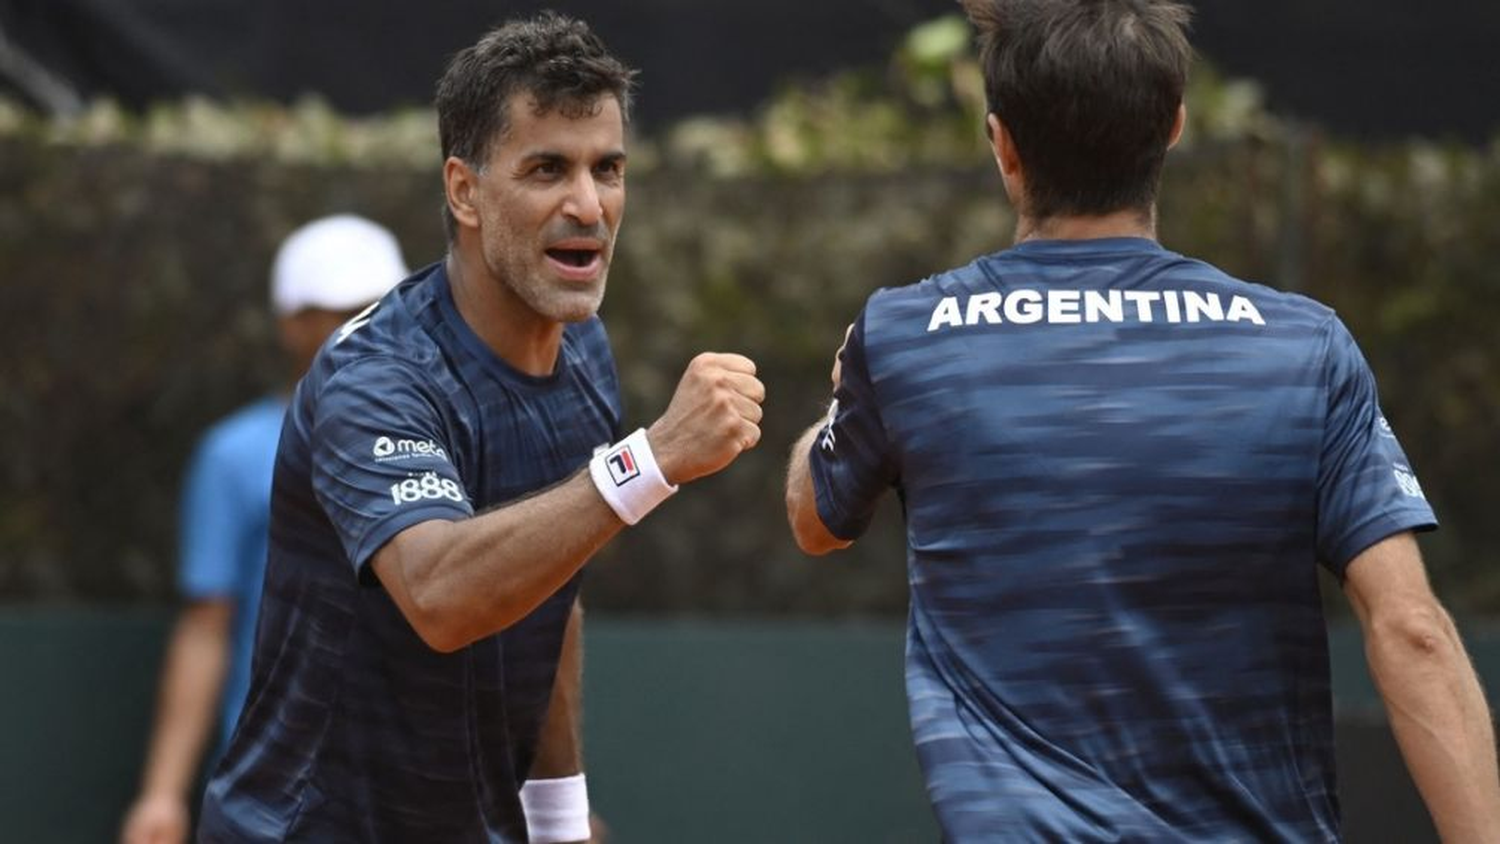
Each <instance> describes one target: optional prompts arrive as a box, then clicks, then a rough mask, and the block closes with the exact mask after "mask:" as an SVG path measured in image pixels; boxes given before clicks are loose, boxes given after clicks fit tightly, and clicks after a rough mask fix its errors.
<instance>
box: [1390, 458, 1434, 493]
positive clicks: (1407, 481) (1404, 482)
mask: <svg viewBox="0 0 1500 844" xmlns="http://www.w3.org/2000/svg"><path fill="white" fill-rule="evenodd" d="M1391 474H1392V475H1394V476H1395V478H1396V486H1398V487H1401V491H1402V492H1403V493H1405V494H1406V495H1407V496H1409V497H1411V498H1420V499H1422V500H1423V501H1426V500H1427V496H1426V495H1423V494H1422V485H1421V484H1420V483H1418V482H1417V476H1416V474H1415V473H1413V472H1412V470H1411V469H1410V468H1409V467H1407V466H1402V465H1401V464H1400V463H1397V464H1396V465H1395V467H1394V468H1393V469H1391Z"/></svg>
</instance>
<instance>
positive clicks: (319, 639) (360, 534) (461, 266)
mask: <svg viewBox="0 0 1500 844" xmlns="http://www.w3.org/2000/svg"><path fill="white" fill-rule="evenodd" d="M631 76H632V73H631V71H629V70H627V69H626V68H625V66H624V65H622V64H621V63H620V62H619V61H618V60H617V59H615V58H614V57H613V56H611V55H610V54H609V53H608V52H607V51H606V50H605V48H604V46H603V44H602V43H601V42H600V41H599V39H598V38H597V37H596V36H595V35H594V34H593V33H592V32H591V31H590V30H589V29H588V27H587V26H585V25H584V24H583V23H581V22H578V21H574V20H570V19H567V18H564V17H561V16H558V15H554V14H544V15H541V16H538V17H536V18H532V19H529V20H524V21H516V22H512V23H509V24H507V25H505V26H503V27H500V28H499V29H496V30H494V31H492V32H490V33H488V34H486V35H485V36H484V37H483V38H481V39H480V41H479V42H478V43H477V44H475V45H474V46H472V47H470V48H468V49H466V50H463V51H462V52H460V53H459V54H458V55H457V56H456V57H455V58H454V59H453V61H452V62H451V63H450V64H449V66H448V69H447V72H446V74H445V75H444V77H443V80H442V82H441V83H440V85H439V88H438V95H437V112H438V120H439V129H440V134H441V138H442V147H443V155H444V157H445V162H444V165H443V183H444V189H445V194H446V198H447V205H446V213H447V215H448V218H447V219H448V226H449V234H450V251H449V253H448V255H447V257H446V258H445V259H444V260H442V261H439V262H437V263H435V264H432V265H431V266H428V267H427V268H425V269H423V270H419V271H418V272H417V273H416V275H414V276H413V277H412V278H410V279H408V280H407V281H405V282H403V283H402V284H400V285H399V286H397V288H396V289H395V290H394V291H392V292H391V293H390V294H388V295H387V296H386V297H385V298H383V299H382V300H381V301H380V302H378V303H377V304H376V305H375V306H374V307H373V308H372V309H370V310H368V311H366V312H365V313H363V314H361V315H360V316H358V317H357V318H355V319H354V320H353V321H351V322H349V323H348V324H346V325H345V326H344V327H343V328H342V329H340V331H339V332H338V333H337V335H336V336H335V338H334V340H333V341H331V342H330V343H329V345H327V346H325V347H324V348H323V350H322V352H321V353H320V354H319V356H318V359H317V361H316V362H315V363H314V365H313V369H312V371H311V373H310V374H309V375H308V377H307V378H306V379H304V380H303V381H302V383H301V385H300V386H299V387H298V389H297V393H296V395H295V396H294V398H293V400H292V404H291V408H290V410H289V415H288V419H287V423H286V427H285V431H284V433H283V436H282V440H281V447H280V451H279V453H278V455H277V463H276V475H275V486H274V491H273V495H272V517H271V538H270V543H271V544H270V555H269V561H268V564H267V569H266V581H265V594H264V597H263V599H262V603H261V619H260V626H259V629H258V633H257V640H256V650H255V662H254V670H253V677H252V680H251V687H250V694H249V699H248V700H247V702H246V706H245V709H244V711H243V713H242V715H241V717H240V722H239V726H238V729H237V730H236V731H235V734H234V738H233V740H232V741H231V743H230V746H229V749H228V751H227V753H226V755H225V757H224V759H223V761H222V763H221V764H220V765H219V767H218V769H217V770H216V771H215V773H214V776H213V779H212V781H211V782H210V784H209V788H208V795H207V799H206V801H205V804H204V810H203V823H202V829H201V833H200V838H201V840H204V841H215V842H217V841H236V842H240V841H317V842H339V841H350V842H354V841H359V842H372V841H391V842H396V841H400V842H405V841H412V842H418V841H420V842H439V841H442V842H448V841H454V842H457V841H502V842H522V841H528V840H529V841H531V842H554V841H575V840H583V839H586V838H588V837H589V834H590V830H589V810H588V798H587V791H586V784H585V780H584V777H583V773H582V759H581V752H580V749H579V746H578V735H577V711H578V707H579V699H578V698H579V694H580V681H579V659H580V657H579V653H580V648H581V644H580V641H581V640H580V630H579V619H580V616H579V611H578V605H577V595H578V585H579V577H580V572H581V570H582V569H583V567H584V565H585V563H587V561H588V560H589V558H590V556H591V555H592V554H593V553H594V552H595V551H597V550H598V549H599V548H600V547H601V546H603V545H604V544H605V543H606V542H608V541H609V540H610V538H612V537H613V536H614V535H615V534H616V533H618V532H619V531H620V530H621V529H622V528H623V527H624V526H625V525H627V524H634V523H636V522H637V521H639V520H640V519H641V518H643V517H644V516H645V515H646V514H647V513H649V512H650V511H651V509H652V508H653V507H655V506H656V505H657V504H659V503H660V502H661V501H662V500H664V499H665V498H666V497H667V496H669V495H671V494H672V493H673V492H675V491H676V490H677V485H678V484H682V483H686V482H688V481H691V480H693V479H695V478H698V477H701V476H704V475H708V474H711V473H713V472H717V471H719V470H721V469H723V468H724V467H725V466H727V465H728V464H729V463H730V462H732V461H733V460H734V459H735V458H736V457H737V456H738V455H739V454H740V453H741V452H743V451H744V450H746V449H749V448H752V447H754V446H755V444H756V443H757V442H758V441H759V439H760V428H759V422H760V419H761V407H760V403H761V401H762V400H763V399H764V396H765V390H764V388H763V386H762V385H761V383H760V381H758V380H757V379H756V377H755V366H754V364H753V363H752V362H751V361H750V360H748V359H746V358H744V357H741V356H739V355H733V354H709V353H705V354H702V355H699V356H698V357H697V358H695V359H694V360H693V361H692V363H690V364H689V366H688V368H687V371H686V373H685V374H684V375H683V376H682V379H681V381H680V383H679V384H678V387H677V391H676V394H675V395H674V396H673V397H672V400H671V403H670V404H669V406H668V407H667V409H666V412H665V413H664V414H663V415H662V416H661V417H660V418H659V419H657V420H656V421H655V422H654V423H652V424H651V426H650V428H649V429H648V430H637V431H635V432H634V433H630V434H628V435H626V434H625V432H624V431H623V430H622V426H621V418H620V417H621V410H620V394H619V382H618V378H617V376H616V373H615V366H614V360H613V358H612V356H611V353H610V347H609V342H608V339H607V338H606V336H605V333H604V327H603V325H602V324H601V323H600V321H599V319H598V317H597V316H596V315H595V312H596V310H597V309H598V307H599V303H600V301H601V300H602V298H603V296H604V286H605V276H606V273H607V270H608V267H609V263H610V258H611V255H612V253H613V249H614V245H615V237H616V234H617V232H618V230H619V225H620V220H621V215H622V214H623V212H624V207H625V161H626V153H625V140H624V129H625V122H626V117H627V115H628V110H629V103H630V97H629V94H630V82H631Z"/></svg>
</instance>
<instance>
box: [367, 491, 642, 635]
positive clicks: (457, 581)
mask: <svg viewBox="0 0 1500 844" xmlns="http://www.w3.org/2000/svg"><path fill="white" fill-rule="evenodd" d="M623 527H624V523H623V522H621V521H620V518H619V517H618V516H616V515H615V513H614V511H613V510H611V509H610V508H609V505H608V504H605V503H604V499H603V498H601V497H600V495H599V491H598V490H597V489H596V488H595V487H594V482H593V480H592V479H591V478H590V477H589V473H588V471H587V470H584V471H581V472H578V473H576V474H574V475H573V477H571V478H569V479H568V480H566V481H564V482H563V483H561V484H559V485H557V486H555V487H553V488H551V489H549V490H547V491H546V492H543V493H540V494H537V495H534V496H531V497H530V498H526V499H523V500H521V501H518V502H516V503H514V504H510V505H507V506H504V507H501V508H499V509H496V510H492V511H490V512H488V513H483V514H481V515H478V516H475V517H474V518H472V519H465V520H462V521H454V522H448V521H441V520H434V521H429V522H423V523H421V524H418V525H414V526H412V527H410V528H407V529H406V530H404V531H402V532H401V533H399V534H397V535H396V537H395V538H394V539H392V540H391V541H390V542H388V543H386V545H385V546H384V547H383V548H381V549H380V550H379V551H378V552H376V554H375V556H374V558H373V560H372V561H371V565H373V566H374V568H375V573H376V575H377V576H378V577H379V578H380V582H381V583H382V584H383V585H384V586H385V588H386V591H387V592H389V593H390V595H391V598H392V600H394V601H395V602H396V605H397V606H398V607H400V608H401V611H402V613H403V614H404V615H405V616H406V619H407V621H409V622H411V625H412V628H413V629H414V630H415V631H416V633H417V635H419V636H421V637H422V640H423V641H424V642H426V643H427V644H428V646H429V647H431V648H433V649H434V650H438V651H445V652H446V651H454V650H457V649H459V648H461V647H464V646H465V645H468V644H469V643H471V642H474V641H476V640H478V639H481V638H483V637H485V636H488V635H491V634H493V633H496V632H498V631H500V630H504V629H505V628H507V627H509V626H510V625H512V624H514V623H516V622H517V621H519V620H521V619H522V618H525V617H526V616H527V615H528V614H529V613H530V612H531V611H532V610H534V609H536V608H537V606H539V605H540V604H541V603H542V602H543V601H545V600H546V599H547V598H548V597H550V596H551V595H553V594H554V593H556V592H557V590H558V589H561V588H562V586H563V585H564V584H565V583H567V582H568V580H569V579H570V578H572V577H573V575H574V574H576V573H577V572H578V570H579V569H580V568H582V567H583V565H584V563H586V562H588V560H589V558H590V557H592V556H593V555H594V553H595V552H597V551H598V550H599V549H600V548H602V547H603V546H604V544H605V543H606V542H608V541H609V540H610V539H611V538H612V537H614V535H615V534H617V533H619V532H620V529H621V528H623Z"/></svg>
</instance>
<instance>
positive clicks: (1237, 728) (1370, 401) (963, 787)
mask: <svg viewBox="0 0 1500 844" xmlns="http://www.w3.org/2000/svg"><path fill="white" fill-rule="evenodd" d="M964 6H965V9H966V11H967V12H968V14H969V16H970V19H971V20H972V21H973V22H974V23H975V25H976V26H977V27H978V30H979V33H980V35H979V38H980V44H981V64H982V67H983V71H984V77H985V89H986V97H987V104H988V110H989V115H988V117H987V120H986V123H987V127H988V135H989V138H990V141H991V144H992V147H993V152H994V157H995V159H996V162H997V164H998V165H999V169H1000V173H1001V176H1002V181H1003V183H1004V187H1005V190H1006V193H1007V195H1008V196H1009V197H1010V200H1011V203H1012V205H1013V206H1014V207H1015V209H1016V213H1017V227H1016V232H1015V241H1016V243H1015V245H1014V246H1013V247H1011V248H1009V249H1007V250H1004V251H1001V252H997V253H995V254H992V255H987V256H983V257H980V258H978V259H977V260H975V261H974V262H972V263H970V264H969V265H967V266H965V267H962V268H959V269H955V270H951V271H948V272H944V273H940V274H938V275H935V276H933V277H931V278H928V279H927V280H925V281H922V282H920V283H917V284H913V285H909V286H906V287H900V288H895V289H887V290H881V291H877V292H876V293H875V294H873V295H872V296H871V297H870V298H869V300H868V302H867V303H866V306H865V308H864V310H863V312H862V313H861V314H860V315H859V317H858V318H857V320H856V321H855V322H854V324H853V325H852V326H851V328H850V330H849V332H848V333H847V334H846V336H845V341H844V344H843V346H842V347H841V348H840V350H839V353H838V355H837V356H836V358H835V364H834V369H833V382H834V386H835V389H834V401H833V403H832V406H831V407H830V409H829V411H828V414H827V417H826V419H825V420H824V421H823V422H822V423H819V424H817V425H814V426H813V427H812V428H810V429H809V430H808V431H807V432H806V433H805V434H804V435H803V437H801V439H800V440H799V442H798V443H797V444H796V446H795V447H794V448H793V451H792V455H791V464H790V466H789V470H788V478H787V509H788V517H789V519H790V522H791V526H792V530H793V533H794V534H795V536H796V539H797V541H798V544H799V545H800V546H801V547H802V548H803V549H804V550H805V551H807V552H809V553H814V554H821V553H826V552H828V551H831V550H833V549H836V548H842V547H845V546H847V545H849V544H850V543H851V542H852V541H854V540H855V539H856V538H858V537H859V536H860V535H861V534H862V533H863V532H864V531H865V529H866V527H867V526H868V524H869V521H870V519H871V517H872V513H873V509H874V507H875V504H876V502H877V501H878V500H879V499H880V498H881V497H882V495H883V494H884V492H885V491H886V490H887V489H889V488H892V487H894V488H896V489H897V490H898V491H899V494H900V496H901V501H902V504H903V506H904V508H905V516H906V531H907V540H908V552H909V553H908V561H909V569H910V571H909V582H910V587H911V611H910V622H909V626H908V638H907V691H908V697H909V702H910V716H911V723H912V732H913V736H914V739H915V742H916V748H917V755H918V758H919V761H920V762H921V765H922V768H923V771H924V774H925V777H926V781H927V790H928V795H929V797H930V799H931V801H932V804H933V806H934V809H935V812H936V814H937V817H938V820H939V823H940V825H941V827H942V829H943V832H944V835H945V840H947V841H950V842H980V841H985V842H988V841H1041V840H1047V841H1054V840H1055V841H1079V842H1083V841H1272V840H1275V841H1335V840H1338V839H1339V837H1340V817H1339V804H1338V796H1337V794H1336V793H1335V777H1334V728H1333V712H1332V701H1331V693H1330V678H1329V658H1328V646H1327V634H1326V625H1325V621H1324V617H1323V612H1322V606H1321V601H1320V595H1319V585H1318V577H1317V573H1316V566H1315V565H1314V563H1315V561H1316V562H1319V563H1321V564H1322V565H1323V566H1325V567H1326V568H1327V569H1328V570H1329V571H1331V572H1332V573H1333V574H1334V575H1335V576H1337V578H1338V579H1339V582H1340V583H1341V584H1342V586H1343V589H1344V592H1345V594H1346V595H1347V596H1348V598H1349V600H1350V601H1351V603H1352V604H1353V608H1354V612H1355V614H1356V615H1357V616H1358V619H1359V622H1360V624H1361V627H1362V630H1363V632H1364V636H1365V641H1366V653H1367V656H1368V660H1369V666H1370V673H1371V676H1372V677H1373V678H1374V679H1375V681H1376V684H1377V686H1378V687H1379V690H1380V693H1381V695H1382V697H1383V699H1384V702H1385V705H1386V711H1387V712H1388V714H1389V716H1390V722H1391V726H1392V729H1393V731H1394V733H1395V736H1396V739H1397V742H1398V744H1399V746H1400V748H1401V752H1402V754H1403V756H1404V758H1405V760H1406V764H1407V767H1408V769H1409V770H1410V772H1411V774H1412V777H1413V779H1414V780H1415V782H1416V785H1417V787H1418V790H1419V791H1420V793H1421V795H1422V797H1423V799H1424V800H1425V802H1426V804H1427V807H1428V809H1429V811H1430V812H1431V814H1432V817H1433V819H1434V821H1435V823H1436V826H1437V830H1438V832H1439V833H1440V834H1441V835H1442V837H1443V839H1444V840H1445V841H1450V842H1454V841H1473V842H1478V841H1489V842H1494V841H1500V781H1497V773H1496V758H1495V743H1494V735H1493V730H1492V727H1491V721H1490V714H1489V711H1488V709H1487V706H1486V703H1485V700H1484V695H1483V692H1482V689H1481V687H1480V684H1479V681H1478V678H1477V677H1476V675H1475V673H1474V670H1473V668H1472V666H1471V665H1470V663H1469V660H1468V657H1467V655H1466V654H1465V652H1464V648H1463V645H1462V643H1461V642H1460V639H1459V636H1458V634H1457V632H1456V630H1455V628H1454V625H1453V623H1452V621H1451V619H1450V618H1449V616H1448V614H1447V613H1446V611H1445V610H1444V609H1443V608H1442V606H1441V605H1440V604H1439V602H1438V600H1437V598H1436V597H1434V595H1433V593H1432V591H1431V588H1430V587H1429V584H1428V580H1427V575H1426V572H1425V569H1424V565H1423V562H1422V558H1421V556H1420V554H1419V552H1418V547H1417V543H1416V541H1415V539H1414V537H1413V532H1414V531H1423V530H1428V529H1431V528H1433V527H1435V526H1436V520H1435V518H1434V516H1433V512H1432V510H1431V508H1430V507H1429V506H1428V503H1427V501H1426V499H1425V498H1424V497H1423V494H1422V490H1421V486H1420V484H1419V483H1418V482H1417V479H1416V476H1415V474H1414V473H1413V471H1412V469H1411V466H1410V463H1409V462H1408V461H1407V459H1406V457H1405V455H1404V454H1403V452H1402V449H1401V447H1400V445H1399V444H1398V443H1397V441H1396V437H1395V434H1394V433H1393V432H1392V430H1391V428H1390V426H1389V425H1388V424H1387V422H1386V420H1385V417H1384V416H1383V415H1382V413H1381V410H1380V406H1379V403H1378V397H1377V394H1376V387H1375V380H1374V377H1373V376H1372V374H1371V372H1370V369H1369V367H1368V365H1367V364H1366V362H1365V360H1364V358H1363V356H1362V355H1361V353H1360V351H1359V349H1358V347H1357V346H1356V344H1355V342H1354V339H1353V338H1352V337H1351V336H1350V334H1349V331H1348V330H1347V329H1346V328H1345V327H1344V325H1343V323H1342V322H1341V321H1340V320H1339V318H1338V317H1337V316H1336V315H1335V314H1334V313H1333V312H1332V311H1331V310H1330V309H1328V308H1326V307H1324V306H1323V305H1321V304H1319V303H1317V302H1314V301H1312V300H1310V299H1307V298H1304V297H1301V296H1297V295H1293V294H1288V293H1282V292H1279V291H1276V290H1273V289H1270V288H1267V287H1263V286H1260V285H1254V284H1248V283H1245V282H1243V281H1240V280H1237V279H1234V278H1231V277H1230V276H1228V275H1226V274H1224V273H1223V272H1221V271H1219V270H1218V269H1216V268H1214V267H1212V266H1210V265H1208V264H1206V263H1203V262H1201V261H1196V260H1193V259H1190V258H1186V257H1183V256H1181V255H1177V254H1174V253H1172V252H1169V251H1167V250H1166V249H1164V248H1162V247H1161V245H1159V244H1158V243H1157V241H1156V214H1155V203H1156V192H1157V186H1158V184H1159V181H1160V172H1161V166H1162V162H1163V160H1164V158H1165V155H1166V152H1167V150H1168V148H1170V147H1171V146H1172V145H1173V144H1174V143H1175V141H1176V140H1177V138H1178V136H1179V134H1180V132H1181V131H1182V127H1183V121H1184V115H1185V112H1184V110H1183V105H1182V94H1183V88H1184V84H1185V81H1186V75H1187V70H1188V64H1189V62H1190V57H1191V48H1190V47H1189V45H1188V41H1187V37H1186V25H1187V21H1188V10H1187V8H1186V7H1185V6H1183V5H1180V4H1178V3H1173V2H1165V1H1164V0H1054V2H1045V3H1041V2H1029V1H1028V0H965V3H964Z"/></svg>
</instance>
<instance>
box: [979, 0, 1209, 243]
mask: <svg viewBox="0 0 1500 844" xmlns="http://www.w3.org/2000/svg"><path fill="white" fill-rule="evenodd" d="M962 2H963V6H964V11H965V12H967V13H968V16H969V19H970V20H971V21H973V23H974V25H975V27H976V28H977V29H978V30H979V46H980V64H981V67H982V68H983V73H984V88H985V98H986V101H987V105H988V108H989V111H990V112H991V113H993V114H994V115H996V116H997V117H999V118H1000V120H1001V122H1003V123H1004V124H1005V128H1006V129H1007V130H1008V131H1009V132H1010V135H1011V137H1012V138H1013V139H1014V140H1015V143H1016V149H1017V151H1018V152H1019V153H1020V156H1021V163H1022V164H1023V165H1024V166H1025V167H1026V202H1027V209H1026V210H1027V213H1028V214H1030V215H1031V216H1032V217H1035V218H1037V219H1046V218H1048V217H1053V216H1059V215H1093V214H1106V213H1110V212H1114V211H1120V210H1126V209H1137V210H1141V211H1147V210H1149V209H1150V207H1151V206H1152V205H1153V204H1154V203H1155V202H1156V192H1157V188H1158V186H1159V183H1160V181H1161V167H1162V162H1163V160H1164V159H1165V157H1166V153H1167V143H1168V140H1169V139H1170V137H1171V132H1172V126H1173V124H1174V123H1175V122H1176V116H1177V107H1178V106H1179V105H1180V104H1181V103H1182V95H1183V90H1184V89H1185V87H1186V85H1187V72H1188V65H1189V64H1190V63H1191V61H1192V53H1193V51H1192V47H1191V46H1189V44H1188V40H1187V32H1186V30H1187V25H1188V20H1189V18H1190V14H1191V13H1190V11H1189V9H1188V7H1187V6H1185V5H1183V4H1182V3H1178V2H1173V1H1172V0H962Z"/></svg>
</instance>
